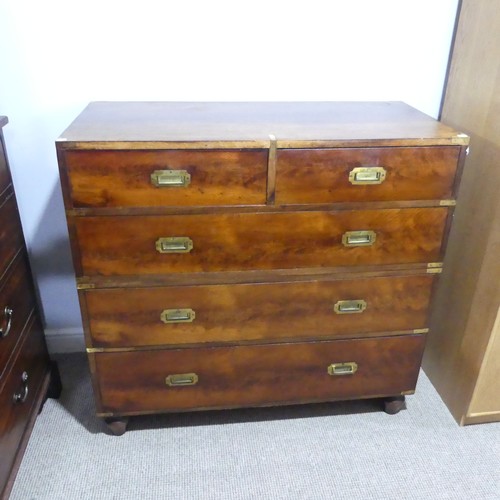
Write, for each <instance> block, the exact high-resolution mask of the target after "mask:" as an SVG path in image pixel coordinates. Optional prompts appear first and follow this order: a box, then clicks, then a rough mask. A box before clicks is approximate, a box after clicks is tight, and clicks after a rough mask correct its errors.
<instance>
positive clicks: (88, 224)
mask: <svg viewBox="0 0 500 500" xmlns="http://www.w3.org/2000/svg"><path fill="white" fill-rule="evenodd" d="M447 214H448V209H446V208H422V209H419V208H411V209H410V208H408V209H386V210H359V211H338V212H292V213H285V212H278V213H245V214H210V215H175V216H174V215H172V216H121V217H108V216H101V217H76V218H75V219H74V221H75V227H76V234H77V237H78V246H79V249H80V254H81V264H82V270H83V275H85V276H91V275H103V276H106V275H131V274H133V275H137V274H162V273H164V274H167V273H182V272H199V271H240V270H259V269H291V268H314V267H336V266H360V265H379V264H404V263H423V262H436V261H439V260H440V258H441V241H442V237H443V231H444V227H445V221H446V218H447Z"/></svg>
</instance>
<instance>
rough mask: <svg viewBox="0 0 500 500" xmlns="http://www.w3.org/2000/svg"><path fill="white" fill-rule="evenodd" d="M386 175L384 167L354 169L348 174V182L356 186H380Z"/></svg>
mask: <svg viewBox="0 0 500 500" xmlns="http://www.w3.org/2000/svg"><path fill="white" fill-rule="evenodd" d="M386 175H387V172H386V170H385V168H384V167H356V168H353V169H352V170H351V171H350V172H349V182H350V183H351V184H354V185H358V186H359V185H368V184H382V182H384V181H385V177H386Z"/></svg>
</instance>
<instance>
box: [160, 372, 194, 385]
mask: <svg viewBox="0 0 500 500" xmlns="http://www.w3.org/2000/svg"><path fill="white" fill-rule="evenodd" d="M196 383H198V375H197V374H196V373H175V374H173V375H169V376H168V377H167V378H166V379H165V384H167V385H168V386H169V387H179V386H181V387H182V386H185V385H195V384H196Z"/></svg>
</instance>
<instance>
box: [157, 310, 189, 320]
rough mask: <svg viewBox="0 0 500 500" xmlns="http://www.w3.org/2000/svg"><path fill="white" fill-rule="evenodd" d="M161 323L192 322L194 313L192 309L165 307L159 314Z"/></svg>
mask: <svg viewBox="0 0 500 500" xmlns="http://www.w3.org/2000/svg"><path fill="white" fill-rule="evenodd" d="M160 318H161V320H162V321H163V323H167V324H170V323H192V322H193V321H194V318H196V313H195V312H194V311H193V310H192V309H165V310H164V311H162V313H161V315H160Z"/></svg>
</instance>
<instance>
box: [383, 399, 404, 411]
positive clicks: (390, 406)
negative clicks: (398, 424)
mask: <svg viewBox="0 0 500 500" xmlns="http://www.w3.org/2000/svg"><path fill="white" fill-rule="evenodd" d="M405 409H406V401H405V397H404V396H394V397H391V398H385V399H384V411H385V412H386V413H388V414H389V415H396V413H399V412H400V411H401V410H405Z"/></svg>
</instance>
